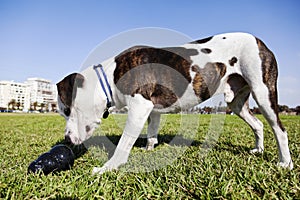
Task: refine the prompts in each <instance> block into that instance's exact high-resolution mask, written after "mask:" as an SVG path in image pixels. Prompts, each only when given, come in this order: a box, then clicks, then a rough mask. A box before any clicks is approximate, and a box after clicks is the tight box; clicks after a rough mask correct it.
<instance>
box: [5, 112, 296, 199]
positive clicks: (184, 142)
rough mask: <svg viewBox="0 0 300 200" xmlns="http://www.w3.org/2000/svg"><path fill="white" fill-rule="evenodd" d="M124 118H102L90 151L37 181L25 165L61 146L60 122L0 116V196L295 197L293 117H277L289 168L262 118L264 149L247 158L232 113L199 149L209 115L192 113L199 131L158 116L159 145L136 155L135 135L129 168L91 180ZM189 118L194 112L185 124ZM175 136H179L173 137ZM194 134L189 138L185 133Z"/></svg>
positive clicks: (248, 142) (245, 134)
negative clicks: (285, 137)
mask: <svg viewBox="0 0 300 200" xmlns="http://www.w3.org/2000/svg"><path fill="white" fill-rule="evenodd" d="M124 117H125V116H123V115H119V116H118V115H115V116H113V115H110V117H109V118H108V119H106V120H103V124H102V126H101V128H100V129H99V130H97V133H96V135H97V136H96V137H93V139H92V140H90V142H89V143H86V146H89V147H90V148H89V150H88V151H87V152H85V153H81V154H79V153H80V152H79V150H78V149H76V148H75V149H74V150H78V152H77V153H78V158H77V159H76V160H75V164H74V166H73V168H72V169H71V170H70V171H64V172H60V173H58V174H50V175H48V176H43V175H40V176H39V175H28V174H27V167H28V165H29V164H30V162H31V161H33V160H35V159H36V158H37V157H38V156H39V155H40V154H42V153H44V152H46V151H48V150H49V149H50V148H51V147H52V146H54V145H55V144H59V143H62V142H63V138H64V135H63V132H64V128H65V122H64V119H63V118H62V117H60V116H58V115H46V114H28V115H24V114H1V115H0V127H1V128H0V138H1V139H0V152H1V155H0V170H1V173H0V198H1V199H300V184H299V181H300V166H299V165H300V156H299V152H300V142H299V141H300V140H299V133H300V117H299V116H281V119H282V121H283V124H284V125H285V127H286V129H287V130H288V133H289V142H290V149H291V152H292V157H293V160H294V170H292V171H289V170H284V169H281V168H278V167H277V166H276V163H277V161H278V155H277V147H276V142H275V139H274V136H273V133H272V132H271V130H270V127H269V126H268V125H267V124H266V121H265V120H264V119H263V117H262V116H258V117H259V118H260V119H262V121H263V123H264V124H265V152H264V153H263V154H262V155H252V154H250V153H248V152H249V150H250V149H251V148H252V147H253V144H254V136H253V133H252V132H251V130H250V128H249V127H248V126H247V125H246V124H245V123H244V122H242V120H240V119H238V118H237V117H236V116H226V118H225V123H224V127H223V128H218V129H219V130H220V131H221V132H222V133H221V134H220V136H219V137H214V138H213V139H214V143H210V144H208V145H206V144H205V143H206V142H207V140H205V138H207V132H208V131H209V130H210V129H211V128H212V127H211V126H210V121H211V117H212V116H211V115H200V116H197V117H199V118H197V120H198V122H199V126H198V127H196V128H193V127H184V131H179V129H180V127H179V124H180V122H181V121H182V118H181V117H180V115H164V116H163V118H162V121H163V123H162V127H161V129H160V136H159V141H160V145H158V146H157V148H156V149H155V150H154V151H151V152H146V151H144V150H142V149H141V148H140V147H141V146H143V145H144V144H145V142H146V140H145V139H144V138H140V139H138V141H137V143H136V144H135V147H134V149H133V151H132V155H131V157H130V158H129V162H128V164H126V165H124V166H122V167H121V168H120V170H118V171H112V172H108V173H105V174H103V175H101V176H92V175H91V170H92V168H93V167H94V166H102V165H103V164H104V163H105V161H106V160H107V159H108V157H109V156H110V155H111V153H112V152H113V149H114V146H115V144H117V141H118V140H119V137H120V134H121V132H122V126H123V123H124V119H123V118H124ZM189 117H193V118H194V117H195V115H193V116H192V115H191V116H186V119H189ZM177 132H184V133H182V134H181V136H176V133H177ZM193 132H196V135H194V136H191V134H192V133H193ZM143 137H144V136H143ZM174 138H179V139H178V140H176V141H175V139H174ZM101 139H102V140H101ZM172 141H173V143H172ZM174 141H175V142H174ZM209 147H211V148H209ZM174 155H176V156H175V157H174ZM157 164H161V165H157ZM151 167H152V168H151Z"/></svg>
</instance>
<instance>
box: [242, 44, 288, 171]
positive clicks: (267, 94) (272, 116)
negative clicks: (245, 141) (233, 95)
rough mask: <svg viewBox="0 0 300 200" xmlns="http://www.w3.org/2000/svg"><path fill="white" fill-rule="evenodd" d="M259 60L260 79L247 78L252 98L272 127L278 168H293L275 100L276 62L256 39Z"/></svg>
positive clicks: (270, 53) (286, 138)
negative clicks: (277, 156) (276, 149)
mask: <svg viewBox="0 0 300 200" xmlns="http://www.w3.org/2000/svg"><path fill="white" fill-rule="evenodd" d="M257 45H258V49H259V56H260V60H261V70H262V79H258V80H257V79H256V80H254V76H247V78H248V80H249V84H250V85H251V90H252V96H253V97H254V99H255V101H256V103H257V105H258V106H259V108H260V111H261V112H262V114H263V115H264V117H265V118H266V119H267V121H268V123H269V124H270V126H271V127H272V130H273V132H274V134H275V138H276V141H277V146H278V152H279V160H280V162H279V164H278V165H279V166H281V167H285V168H286V167H288V168H290V169H292V168H293V162H292V159H291V155H290V150H289V146H288V135H287V132H286V130H285V128H284V127H283V125H282V124H281V121H280V118H279V116H278V99H277V77H278V70H277V62H276V59H275V56H274V54H273V53H272V52H271V51H270V50H269V49H268V48H267V47H266V45H265V44H264V43H263V42H262V41H261V40H259V39H257Z"/></svg>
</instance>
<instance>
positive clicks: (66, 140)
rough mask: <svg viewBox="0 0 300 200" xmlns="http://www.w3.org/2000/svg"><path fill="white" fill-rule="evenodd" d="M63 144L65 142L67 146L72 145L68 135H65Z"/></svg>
mask: <svg viewBox="0 0 300 200" xmlns="http://www.w3.org/2000/svg"><path fill="white" fill-rule="evenodd" d="M65 142H66V143H67V144H72V140H71V137H70V136H69V135H66V136H65Z"/></svg>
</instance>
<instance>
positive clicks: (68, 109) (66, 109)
mask: <svg viewBox="0 0 300 200" xmlns="http://www.w3.org/2000/svg"><path fill="white" fill-rule="evenodd" d="M64 113H65V115H66V116H67V117H69V116H70V114H71V110H70V108H65V109H64Z"/></svg>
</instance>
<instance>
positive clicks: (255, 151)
mask: <svg viewBox="0 0 300 200" xmlns="http://www.w3.org/2000/svg"><path fill="white" fill-rule="evenodd" d="M263 152H264V150H263V149H262V148H255V149H251V150H250V153H252V154H259V153H263Z"/></svg>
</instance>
